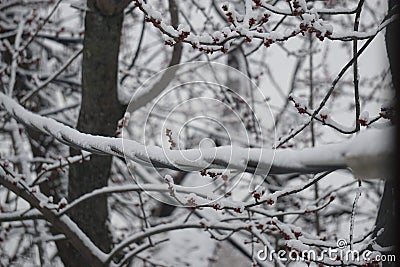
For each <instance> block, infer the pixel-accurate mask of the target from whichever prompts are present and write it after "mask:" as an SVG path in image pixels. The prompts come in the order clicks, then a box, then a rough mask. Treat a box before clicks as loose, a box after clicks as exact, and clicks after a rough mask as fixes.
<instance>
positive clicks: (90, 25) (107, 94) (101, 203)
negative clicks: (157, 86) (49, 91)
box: [60, 1, 123, 266]
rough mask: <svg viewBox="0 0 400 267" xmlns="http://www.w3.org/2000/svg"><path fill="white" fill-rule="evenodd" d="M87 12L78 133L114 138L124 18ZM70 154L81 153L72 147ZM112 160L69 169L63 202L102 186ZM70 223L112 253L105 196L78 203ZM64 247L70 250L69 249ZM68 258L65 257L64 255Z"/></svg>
mask: <svg viewBox="0 0 400 267" xmlns="http://www.w3.org/2000/svg"><path fill="white" fill-rule="evenodd" d="M88 8H89V9H90V11H88V12H87V13H86V17H85V37H84V43H83V45H84V50H83V62H82V102H81V109H80V113H79V119H78V125H77V129H78V130H80V131H83V132H87V133H91V134H97V135H104V136H113V135H114V131H115V128H116V124H117V121H118V119H119V118H120V117H121V116H122V113H123V109H122V106H121V105H120V104H119V102H118V97H117V77H118V53H119V45H120V36H121V27H122V20H123V14H122V13H121V12H119V13H118V14H116V15H112V16H104V15H103V14H102V13H101V12H100V11H99V10H98V9H97V7H96V6H95V1H88ZM70 152H71V154H72V155H74V154H79V153H80V151H78V150H75V149H73V148H71V150H70ZM111 160H112V157H111V156H96V155H93V156H92V158H91V160H90V161H87V162H83V163H82V164H78V165H74V166H71V167H70V172H69V184H68V198H69V200H70V201H72V200H73V199H76V198H78V197H79V196H81V195H83V194H85V193H88V192H91V191H93V190H94V189H97V188H101V187H104V186H107V181H108V178H109V175H110V168H111ZM70 215H71V217H72V219H73V220H74V221H75V222H76V223H77V224H78V225H79V226H80V227H81V229H82V230H83V231H84V232H85V233H86V234H87V235H88V236H89V238H90V239H91V240H92V241H93V242H94V243H95V244H96V245H97V246H98V247H99V248H100V249H101V250H103V251H109V250H110V248H111V241H112V240H111V235H110V232H109V229H108V227H105V226H106V225H107V221H108V216H109V212H108V206H107V197H106V196H101V197H99V198H96V199H92V200H89V201H87V202H85V203H82V204H81V205H79V206H78V207H76V208H74V209H73V210H71V213H70ZM68 246H69V245H68ZM72 250H73V249H72V247H70V248H69V249H67V252H68V253H65V252H66V251H65V250H63V249H60V251H61V254H64V255H62V258H63V261H64V263H65V264H66V265H67V266H84V265H83V264H84V259H83V258H82V257H81V256H80V255H79V253H70V252H72ZM68 254H70V255H68Z"/></svg>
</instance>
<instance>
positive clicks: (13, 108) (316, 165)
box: [0, 93, 394, 178]
mask: <svg viewBox="0 0 400 267" xmlns="http://www.w3.org/2000/svg"><path fill="white" fill-rule="evenodd" d="M0 104H1V105H2V106H3V107H4V108H5V109H6V110H7V112H8V113H10V114H11V115H12V116H14V117H15V118H16V119H17V120H18V121H20V122H21V123H24V124H26V125H28V126H30V127H33V128H36V129H37V130H39V131H41V132H44V133H47V134H49V135H51V136H53V137H55V138H57V139H58V140H59V141H61V142H63V143H65V144H66V145H68V146H73V147H76V148H79V149H82V150H87V151H90V152H93V153H97V154H111V155H115V156H119V157H123V156H124V153H123V152H125V155H126V157H128V158H129V159H131V160H133V161H137V162H139V163H146V164H148V165H153V166H155V167H160V168H169V169H180V168H183V169H185V170H188V168H189V170H193V171H198V170H202V169H204V168H205V167H207V168H221V169H224V168H228V169H236V170H239V171H246V172H252V173H259V174H267V173H268V172H269V171H270V173H272V174H282V173H294V172H301V173H318V172H322V171H326V170H335V169H343V168H347V167H350V168H352V169H353V171H354V173H355V176H356V177H360V175H361V176H362V177H361V178H387V176H388V173H387V171H385V170H384V169H387V168H385V167H386V166H385V165H384V164H381V161H382V160H385V159H386V160H387V159H388V158H391V156H392V154H393V153H394V148H393V146H391V135H392V133H393V131H394V129H393V128H388V129H383V130H378V129H370V130H366V131H363V132H361V133H360V134H359V135H357V136H356V137H354V138H353V139H350V140H347V141H344V142H342V143H336V144H330V145H321V146H317V147H313V148H307V149H303V150H293V149H277V150H274V149H269V148H241V147H235V146H222V147H216V148H206V149H202V150H201V151H200V150H198V149H189V150H169V149H163V148H161V147H157V146H144V145H142V144H140V143H138V142H136V141H133V140H122V139H121V138H111V137H103V136H95V135H90V134H85V133H80V132H79V131H77V130H75V129H73V128H70V127H68V126H65V125H63V124H62V123H59V122H57V121H55V120H53V119H50V118H46V117H42V116H40V115H37V114H34V113H32V112H30V111H27V110H25V109H24V108H23V107H22V106H20V105H19V104H18V103H16V102H15V101H14V100H12V99H11V98H10V97H8V96H6V95H5V94H3V93H0ZM193 158H199V160H196V161H192V160H189V159H193ZM365 165H367V166H368V168H369V169H368V170H369V172H366V171H365V170H366V169H367V168H364V167H365Z"/></svg>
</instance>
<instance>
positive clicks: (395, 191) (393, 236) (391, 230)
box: [375, 0, 400, 266]
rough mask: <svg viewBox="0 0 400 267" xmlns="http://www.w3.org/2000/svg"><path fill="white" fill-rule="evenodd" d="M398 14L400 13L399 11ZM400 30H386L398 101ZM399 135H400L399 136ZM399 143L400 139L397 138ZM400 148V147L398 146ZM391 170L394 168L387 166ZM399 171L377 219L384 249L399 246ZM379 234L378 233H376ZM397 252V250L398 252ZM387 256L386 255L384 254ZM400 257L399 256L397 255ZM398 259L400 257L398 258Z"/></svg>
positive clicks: (389, 184) (397, 27) (387, 189)
mask: <svg viewBox="0 0 400 267" xmlns="http://www.w3.org/2000/svg"><path fill="white" fill-rule="evenodd" d="M396 2H398V1H395V0H389V10H390V9H391V8H393V6H394V5H395V4H396ZM397 12H398V11H397ZM399 30H400V23H399V20H396V21H394V22H392V23H391V24H389V26H388V27H387V28H386V50H387V54H388V58H389V63H390V71H391V75H392V83H393V86H394V88H395V91H396V94H397V95H396V99H397V100H398V97H399V93H400V84H399V81H400V80H399V78H400V77H399V70H400V68H399V49H398V44H399V43H398V32H399ZM398 106H399V105H398V102H397V110H396V111H397V118H396V120H395V121H396V123H397V125H398V123H399V121H398V119H399V118H398V114H399V113H398V109H399V107H398ZM397 135H398V134H397ZM394 141H395V140H394ZM397 141H399V138H397ZM397 147H399V146H397ZM387 167H388V168H391V167H392V166H387ZM397 168H398V167H397ZM395 171H398V170H392V172H393V174H392V177H391V179H390V180H388V181H386V183H385V190H384V192H383V196H382V200H381V204H380V207H379V212H378V216H377V219H376V230H378V231H379V229H381V228H384V231H383V232H382V234H381V235H379V236H378V237H377V239H376V241H377V243H378V244H379V245H380V246H383V247H389V246H394V245H396V246H398V242H399V241H398V234H399V231H398V230H397V228H398V227H397V224H398V221H397V217H398V215H397V214H396V205H398V203H399V185H398V182H394V179H395V178H397V177H396V174H398V172H397V173H394V172H395ZM375 234H377V231H375ZM396 252H397V250H396ZM384 254H385V253H384ZM387 254H393V251H391V252H388V253H387ZM396 256H398V255H396ZM396 258H398V257H396ZM395 265H396V263H395V262H392V263H391V262H383V266H395Z"/></svg>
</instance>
